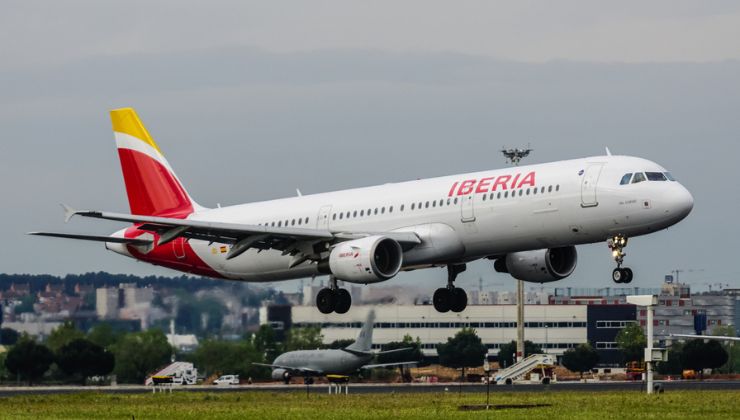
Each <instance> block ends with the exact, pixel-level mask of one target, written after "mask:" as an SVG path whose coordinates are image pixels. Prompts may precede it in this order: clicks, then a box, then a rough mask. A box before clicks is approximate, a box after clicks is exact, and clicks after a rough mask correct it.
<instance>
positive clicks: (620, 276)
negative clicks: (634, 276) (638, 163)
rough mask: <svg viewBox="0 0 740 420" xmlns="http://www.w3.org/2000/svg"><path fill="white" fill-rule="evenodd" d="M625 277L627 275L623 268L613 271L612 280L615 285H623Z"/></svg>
mask: <svg viewBox="0 0 740 420" xmlns="http://www.w3.org/2000/svg"><path fill="white" fill-rule="evenodd" d="M625 277H626V274H625V272H624V271H623V270H622V269H621V268H615V269H614V271H612V280H614V283H623V282H624V278H625Z"/></svg>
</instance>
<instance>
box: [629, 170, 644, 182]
mask: <svg viewBox="0 0 740 420" xmlns="http://www.w3.org/2000/svg"><path fill="white" fill-rule="evenodd" d="M644 180H645V174H643V173H642V172H637V173H635V176H634V177H632V183H633V184H637V183H638V182H642V181H644Z"/></svg>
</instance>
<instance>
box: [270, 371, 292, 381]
mask: <svg viewBox="0 0 740 420" xmlns="http://www.w3.org/2000/svg"><path fill="white" fill-rule="evenodd" d="M272 379H280V380H283V381H285V380H288V381H289V380H290V373H289V372H288V371H287V370H285V369H282V368H277V369H273V370H272Z"/></svg>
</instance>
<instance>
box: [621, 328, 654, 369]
mask: <svg viewBox="0 0 740 420" xmlns="http://www.w3.org/2000/svg"><path fill="white" fill-rule="evenodd" d="M616 342H617V346H619V349H620V350H621V351H622V357H623V358H624V361H625V362H640V361H642V359H644V358H645V347H646V346H647V339H646V338H645V331H643V330H642V327H640V326H639V325H637V324H629V325H627V326H626V327H624V328H622V330H621V331H619V333H618V334H617V338H616Z"/></svg>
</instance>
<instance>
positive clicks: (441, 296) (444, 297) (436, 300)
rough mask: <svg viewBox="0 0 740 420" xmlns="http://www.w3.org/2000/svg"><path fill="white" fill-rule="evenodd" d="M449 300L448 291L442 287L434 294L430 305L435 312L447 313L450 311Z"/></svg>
mask: <svg viewBox="0 0 740 420" xmlns="http://www.w3.org/2000/svg"><path fill="white" fill-rule="evenodd" d="M451 300H452V299H451V295H450V291H449V290H447V289H446V288H444V287H440V288H439V289H437V290H436V291H435V292H434V297H433V298H432V303H433V304H434V309H436V310H437V312H441V313H445V312H449V310H450V302H451Z"/></svg>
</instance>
